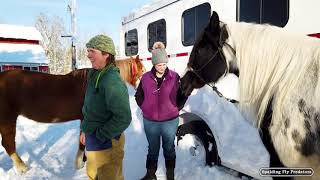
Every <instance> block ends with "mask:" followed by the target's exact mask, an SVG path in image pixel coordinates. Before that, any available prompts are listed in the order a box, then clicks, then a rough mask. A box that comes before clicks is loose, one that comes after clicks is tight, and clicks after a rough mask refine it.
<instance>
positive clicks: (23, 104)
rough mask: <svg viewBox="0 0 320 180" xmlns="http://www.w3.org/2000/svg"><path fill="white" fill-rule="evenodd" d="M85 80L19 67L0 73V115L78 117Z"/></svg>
mask: <svg viewBox="0 0 320 180" xmlns="http://www.w3.org/2000/svg"><path fill="white" fill-rule="evenodd" d="M85 80H86V77H85V78H76V77H75V76H72V75H70V74H67V75H51V74H46V73H40V72H31V71H23V70H11V71H5V72H3V73H0V99H1V102H0V108H1V109H3V110H0V116H3V117H9V116H10V118H12V117H14V116H16V115H24V116H26V117H28V118H30V119H33V120H36V121H40V122H52V121H56V122H60V121H66V120H72V119H77V118H81V116H82V115H81V107H82V105H83V98H84V93H85V91H84V89H85V83H86V82H85ZM11 114H13V115H11ZM70 118H71V119H70Z"/></svg>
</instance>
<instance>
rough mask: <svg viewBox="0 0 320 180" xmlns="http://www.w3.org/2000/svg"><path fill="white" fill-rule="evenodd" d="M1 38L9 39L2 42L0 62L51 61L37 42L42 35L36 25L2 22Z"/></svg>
mask: <svg viewBox="0 0 320 180" xmlns="http://www.w3.org/2000/svg"><path fill="white" fill-rule="evenodd" d="M0 38H4V39H9V40H8V41H3V42H0V63H49V60H48V59H47V57H46V55H45V52H44V49H43V48H42V47H41V46H40V45H39V44H38V43H37V42H39V41H41V40H42V36H41V34H40V32H39V31H38V30H37V29H36V28H35V27H32V26H18V25H9V24H0ZM14 39H16V40H17V41H15V40H14ZM19 40H23V41H19ZM24 40H26V41H25V42H24ZM30 40H31V41H30ZM32 41H36V43H34V42H32Z"/></svg>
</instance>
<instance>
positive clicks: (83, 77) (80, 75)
mask: <svg viewBox="0 0 320 180" xmlns="http://www.w3.org/2000/svg"><path fill="white" fill-rule="evenodd" d="M89 70H90V69H78V70H74V71H72V72H70V73H69V74H67V75H68V76H70V77H71V78H72V79H73V80H74V81H75V84H76V85H78V86H79V87H78V88H79V90H80V92H83V94H84V92H85V90H86V87H87V81H88V73H89Z"/></svg>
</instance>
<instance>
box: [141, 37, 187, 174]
mask: <svg viewBox="0 0 320 180" xmlns="http://www.w3.org/2000/svg"><path fill="white" fill-rule="evenodd" d="M167 63H168V58H167V53H166V51H165V48H164V44H163V43H161V42H156V43H155V44H154V45H153V50H152V64H153V67H152V69H151V71H149V72H147V73H145V74H144V75H143V76H142V78H141V82H140V84H139V87H138V89H137V92H136V94H135V98H136V101H137V104H138V105H139V106H140V108H141V110H142V113H143V125H144V131H145V134H146V137H147V140H148V144H149V146H148V155H147V161H146V168H147V173H146V175H145V176H144V177H143V178H142V180H156V179H157V177H156V175H155V173H156V171H157V164H158V157H159V150H160V139H161V140H162V148H163V154H164V158H165V164H166V169H167V171H166V175H167V180H173V179H174V168H175V163H176V152H175V146H174V139H175V135H176V131H177V128H178V124H179V120H178V116H179V110H180V109H182V107H183V105H184V103H185V102H186V100H187V97H185V96H184V95H183V94H182V92H181V89H180V82H179V79H180V77H179V75H178V74H177V73H176V72H174V71H172V70H170V69H168V67H167Z"/></svg>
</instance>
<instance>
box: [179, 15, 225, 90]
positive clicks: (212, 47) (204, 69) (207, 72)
mask: <svg viewBox="0 0 320 180" xmlns="http://www.w3.org/2000/svg"><path fill="white" fill-rule="evenodd" d="M227 38H228V34H227V31H226V30H225V28H224V27H220V21H219V16H218V14H217V13H216V12H213V14H212V16H211V18H210V22H209V24H208V25H207V26H206V27H205V29H204V31H203V32H202V33H201V34H200V35H199V36H198V38H197V40H196V42H195V44H194V46H193V49H192V51H191V54H190V57H189V62H188V66H187V72H186V73H185V75H184V76H183V77H182V78H181V88H182V91H183V93H184V95H186V96H189V95H190V94H191V92H192V91H193V89H195V88H201V87H203V86H204V85H205V84H207V83H211V82H217V81H218V79H219V78H220V77H221V76H223V75H224V74H225V73H226V72H227V71H228V64H227V62H226V59H225V56H224V54H223V52H222V47H223V45H224V43H225V41H226V39H227Z"/></svg>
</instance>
